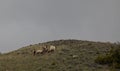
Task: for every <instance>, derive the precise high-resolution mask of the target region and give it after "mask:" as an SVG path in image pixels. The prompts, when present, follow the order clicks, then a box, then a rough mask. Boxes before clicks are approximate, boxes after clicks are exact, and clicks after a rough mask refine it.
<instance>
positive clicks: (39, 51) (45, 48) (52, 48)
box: [33, 45, 56, 55]
mask: <svg viewBox="0 0 120 71" xmlns="http://www.w3.org/2000/svg"><path fill="white" fill-rule="evenodd" d="M55 49H56V47H55V46H53V45H50V46H49V47H48V46H43V47H42V49H37V50H35V49H34V50H33V55H36V54H44V53H49V52H53V51H55Z"/></svg>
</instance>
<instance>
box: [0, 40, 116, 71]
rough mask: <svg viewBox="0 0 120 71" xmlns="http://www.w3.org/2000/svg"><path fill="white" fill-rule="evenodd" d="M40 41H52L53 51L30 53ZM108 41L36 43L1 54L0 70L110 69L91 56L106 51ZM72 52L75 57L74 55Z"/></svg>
mask: <svg viewBox="0 0 120 71" xmlns="http://www.w3.org/2000/svg"><path fill="white" fill-rule="evenodd" d="M42 45H55V46H56V47H57V49H56V51H55V52H53V53H46V54H44V55H42V54H40V55H36V56H33V53H32V50H33V49H39V48H40V47H41V46H42ZM111 46H114V44H111V43H102V42H92V41H81V40H57V41H50V42H46V43H39V44H35V45H30V46H26V47H23V48H21V49H18V50H16V51H13V52H9V53H7V54H3V55H0V71H104V70H106V71H109V67H107V66H102V65H98V64H96V63H95V62H94V59H95V58H96V56H98V55H99V54H104V53H105V52H107V51H108V50H109V49H110V47H111ZM74 55H77V56H78V57H76V58H73V56H74Z"/></svg>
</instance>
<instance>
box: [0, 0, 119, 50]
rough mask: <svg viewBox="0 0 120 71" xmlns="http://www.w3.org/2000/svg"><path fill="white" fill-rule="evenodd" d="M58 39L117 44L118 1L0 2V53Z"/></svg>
mask: <svg viewBox="0 0 120 71" xmlns="http://www.w3.org/2000/svg"><path fill="white" fill-rule="evenodd" d="M58 39H79V40H92V41H111V42H116V41H120V0H0V52H8V51H11V50H16V49H18V48H20V47H23V46H26V45H29V44H35V43H40V42H45V41H49V40H58Z"/></svg>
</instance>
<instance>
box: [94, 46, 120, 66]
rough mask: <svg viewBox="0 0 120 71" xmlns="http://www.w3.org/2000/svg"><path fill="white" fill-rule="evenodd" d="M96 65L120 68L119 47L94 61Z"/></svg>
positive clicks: (113, 48)
mask: <svg viewBox="0 0 120 71" xmlns="http://www.w3.org/2000/svg"><path fill="white" fill-rule="evenodd" d="M95 62H96V63H98V64H108V65H110V66H112V67H115V68H120V45H118V44H117V45H116V46H114V47H112V48H111V50H110V51H109V52H108V53H107V54H106V55H100V56H98V57H97V58H96V59H95Z"/></svg>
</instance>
